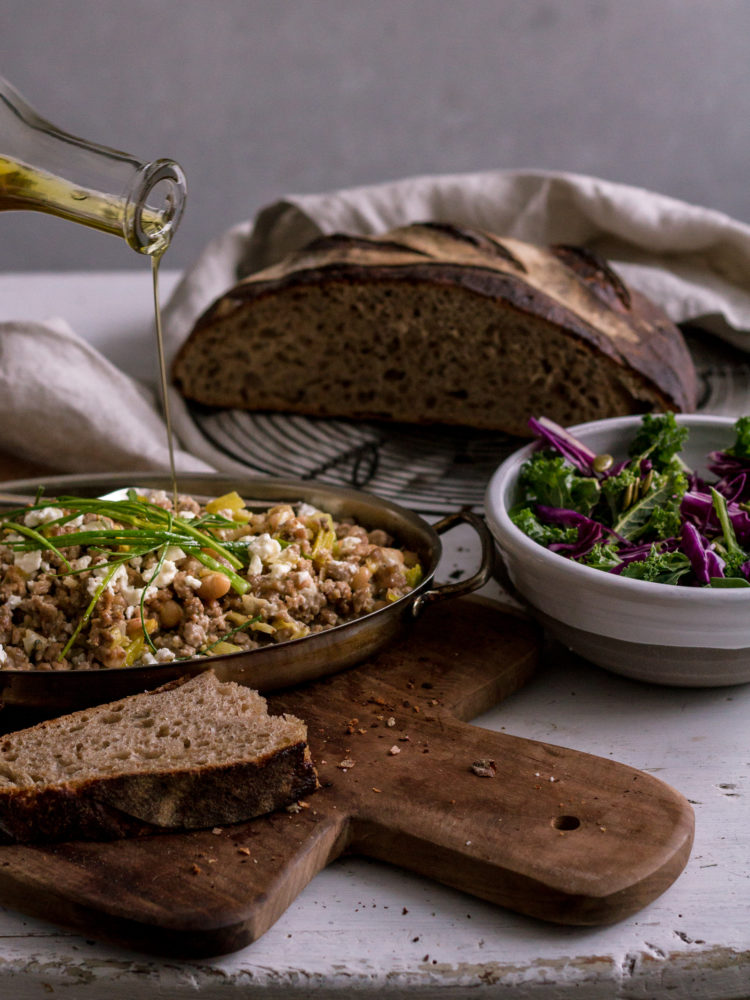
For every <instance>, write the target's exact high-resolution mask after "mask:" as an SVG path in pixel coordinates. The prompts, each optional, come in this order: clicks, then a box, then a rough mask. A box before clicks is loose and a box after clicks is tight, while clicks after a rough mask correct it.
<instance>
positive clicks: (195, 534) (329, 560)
mask: <svg viewBox="0 0 750 1000" xmlns="http://www.w3.org/2000/svg"><path fill="white" fill-rule="evenodd" d="M144 524H145V527H144V526H143V525H144ZM46 546H49V547H46ZM131 553H132V554H131ZM421 578H422V569H421V567H420V564H419V561H418V558H417V555H416V554H415V553H413V552H409V551H406V550H404V549H402V548H399V547H398V546H396V545H395V543H394V540H393V539H392V538H390V537H389V536H388V535H387V534H386V533H385V532H383V531H381V530H379V529H376V530H373V531H368V530H366V529H365V528H364V527H362V526H361V525H357V524H353V523H345V522H340V523H339V522H336V521H334V520H333V518H332V517H331V515H330V514H327V513H325V512H323V511H320V510H317V509H315V508H314V507H312V506H310V505H309V504H305V503H302V504H297V505H294V506H292V505H289V504H281V505H277V506H274V507H271V508H270V509H268V510H265V511H262V512H260V513H257V512H255V511H254V510H252V511H251V510H249V509H248V508H247V507H246V506H245V504H244V502H243V501H242V499H241V498H240V497H239V496H238V495H237V494H236V493H230V494H227V495H225V496H223V497H219V498H216V499H214V500H211V501H209V502H207V503H205V504H203V505H202V504H199V503H198V502H197V501H196V500H195V499H193V498H192V497H179V498H178V503H177V510H176V511H174V510H173V506H172V503H171V500H170V498H169V497H168V496H167V495H166V494H164V493H149V494H148V495H147V496H136V495H135V494H134V493H132V492H131V493H130V494H129V495H128V496H127V498H126V499H124V500H117V499H110V500H100V501H89V500H83V499H80V498H70V497H68V498H61V499H60V500H59V501H49V500H47V501H45V502H40V503H37V504H34V505H31V506H29V507H26V508H24V509H23V510H19V511H15V512H10V513H6V514H5V515H4V519H3V515H2V513H0V670H1V669H5V670H8V669H11V670H91V669H94V670H96V669H103V668H117V667H125V666H144V665H147V664H153V663H162V662H168V661H171V660H175V659H190V658H192V657H195V656H201V655H217V654H225V653H231V652H238V651H240V650H251V649H256V648H258V647H259V646H262V645H268V644H269V643H277V642H284V641H286V640H289V639H297V638H301V637H303V636H306V635H309V634H310V633H313V632H319V631H321V630H322V629H326V628H331V627H332V626H334V625H339V624H341V623H343V622H347V621H350V620H351V619H353V618H357V617H360V616H361V615H364V614H367V613H369V612H371V611H374V610H377V609H378V608H380V607H383V606H385V605H387V604H389V603H391V602H393V601H397V600H398V599H399V598H401V597H403V596H404V595H406V594H407V593H409V591H411V590H412V589H413V588H414V587H415V586H417V585H418V583H419V582H420V580H421Z"/></svg>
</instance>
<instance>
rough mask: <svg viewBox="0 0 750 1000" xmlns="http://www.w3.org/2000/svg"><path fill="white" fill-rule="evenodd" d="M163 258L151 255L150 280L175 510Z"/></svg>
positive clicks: (174, 473) (173, 497) (175, 498)
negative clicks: (162, 294) (162, 300)
mask: <svg viewBox="0 0 750 1000" xmlns="http://www.w3.org/2000/svg"><path fill="white" fill-rule="evenodd" d="M163 256H164V254H163V252H162V253H154V254H152V255H151V279H152V284H153V291H154V330H155V333H156V350H157V356H158V359H159V377H160V385H161V399H162V404H161V405H162V412H163V414H164V423H165V424H166V425H167V447H168V448H169V471H170V474H171V477H172V503H173V505H174V508H175V510H177V472H176V470H175V464H174V434H173V432H172V416H171V412H170V408H169V391H168V385H167V364H166V360H165V358H164V333H163V330H162V324H161V306H160V304H159V264H160V263H161V259H162V257H163Z"/></svg>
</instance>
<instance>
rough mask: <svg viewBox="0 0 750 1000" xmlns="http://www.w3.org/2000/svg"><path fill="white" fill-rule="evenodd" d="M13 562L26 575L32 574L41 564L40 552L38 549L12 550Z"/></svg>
mask: <svg viewBox="0 0 750 1000" xmlns="http://www.w3.org/2000/svg"><path fill="white" fill-rule="evenodd" d="M13 562H14V564H15V565H16V566H18V568H19V569H20V570H21V572H23V573H25V574H26V575H27V576H33V575H34V573H36V572H37V570H38V569H39V567H40V566H41V565H42V553H41V550H40V549H34V550H32V551H31V552H14V553H13Z"/></svg>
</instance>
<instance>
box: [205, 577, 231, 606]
mask: <svg viewBox="0 0 750 1000" xmlns="http://www.w3.org/2000/svg"><path fill="white" fill-rule="evenodd" d="M230 586H231V583H230V581H229V577H228V576H224V574H223V573H206V575H205V576H204V577H203V579H202V580H201V585H200V587H199V588H198V596H199V597H200V598H201V599H202V600H204V601H217V600H218V599H219V598H220V597H223V596H224V594H226V593H227V591H228V590H229V588H230Z"/></svg>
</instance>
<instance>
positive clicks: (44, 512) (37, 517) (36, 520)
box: [23, 507, 62, 528]
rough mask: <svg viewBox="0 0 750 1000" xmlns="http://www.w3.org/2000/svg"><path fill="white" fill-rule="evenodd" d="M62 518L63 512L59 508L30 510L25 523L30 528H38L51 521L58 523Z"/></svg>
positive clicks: (24, 520) (25, 516) (25, 517)
mask: <svg viewBox="0 0 750 1000" xmlns="http://www.w3.org/2000/svg"><path fill="white" fill-rule="evenodd" d="M58 517H62V511H60V510H58V508H57V507H42V508H41V510H30V511H29V512H28V513H27V514H25V515H24V519H23V523H24V524H26V525H28V527H29V528H36V526H37V525H39V524H47V523H48V522H49V521H56V520H57V519H58Z"/></svg>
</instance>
